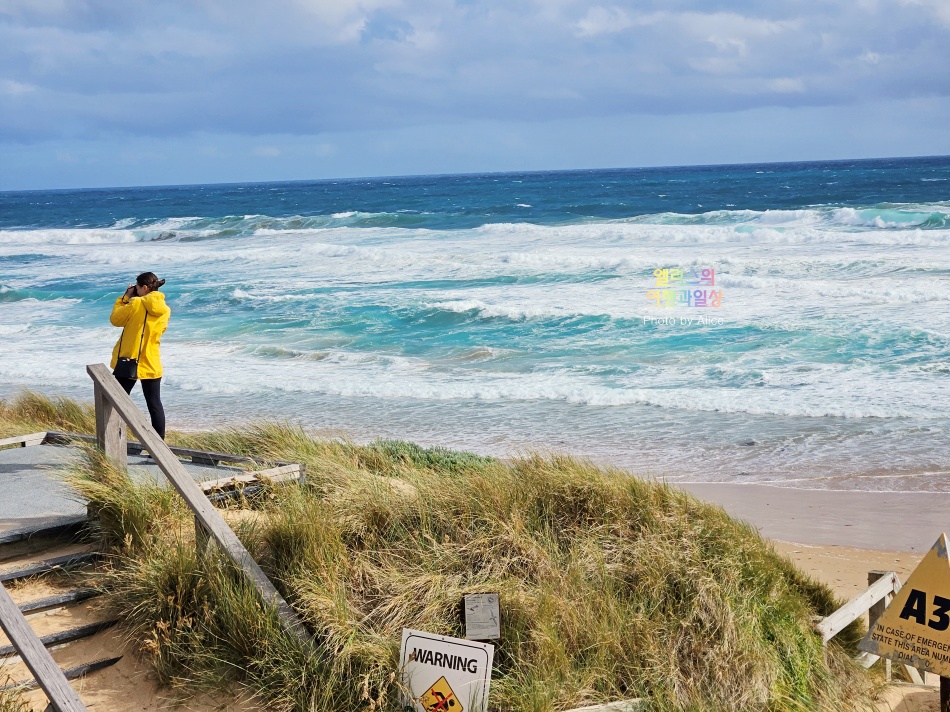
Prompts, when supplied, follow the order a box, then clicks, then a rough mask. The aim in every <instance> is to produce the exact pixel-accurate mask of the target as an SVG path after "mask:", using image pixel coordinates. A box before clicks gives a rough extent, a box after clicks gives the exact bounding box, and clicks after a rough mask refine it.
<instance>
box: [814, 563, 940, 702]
mask: <svg viewBox="0 0 950 712" xmlns="http://www.w3.org/2000/svg"><path fill="white" fill-rule="evenodd" d="M900 590H901V581H900V579H899V578H898V577H897V574H896V573H895V572H893V571H868V589H867V590H866V591H865V592H864V593H862V594H860V595H858V596H855V597H854V598H853V599H851V600H850V601H849V602H848V603H846V604H845V605H843V606H842V607H841V608H839V609H838V610H837V611H835V612H834V613H832V614H831V615H830V616H828V617H827V618H824V619H823V620H821V621H819V622H818V624H817V626H816V627H817V628H818V631H819V632H820V633H821V640H822V643H824V644H826V645H827V644H828V641H829V640H831V639H832V638H834V637H835V636H836V635H838V633H840V632H841V631H843V630H844V629H845V628H847V627H848V626H849V625H851V624H852V623H853V622H854V621H856V620H857V619H858V618H860V617H861V616H863V615H864V613H865V612H867V614H868V628H869V629H870V628H873V627H874V622H875V621H876V620H877V619H878V618H880V617H881V614H882V613H884V609H885V608H887V604H889V603H890V602H891V599H892V598H893V597H894V594H895V593H897V592H898V591H900ZM880 659H881V658H880V657H879V656H877V655H872V654H870V653H861V654H860V655H858V656H857V657H856V658H855V660H856V661H857V663H858V664H859V665H861V666H862V667H865V668H869V667H871V666H872V665H873V664H874V663H876V662H877V661H878V660H880ZM884 663H885V666H886V673H885V675H886V677H887V680H888V681H890V679H891V661H890V660H885V661H884ZM904 670H905V671H906V673H907V676H908V677H909V678H910V681H911V682H913V683H915V684H917V685H923V684H924V677H923V676H922V675H921V672H920V671H919V670H918V669H917V668H914V667H911V666H910V665H904Z"/></svg>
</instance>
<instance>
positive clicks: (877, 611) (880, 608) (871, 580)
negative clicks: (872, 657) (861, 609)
mask: <svg viewBox="0 0 950 712" xmlns="http://www.w3.org/2000/svg"><path fill="white" fill-rule="evenodd" d="M890 575H891V572H890V571H876V570H875V571H868V587H869V588H870V587H871V586H873V585H874V584H875V583H876V582H877V581H878V580H879V579H881V578H883V577H885V576H890ZM892 598H894V594H893V593H889V594H887V595H886V596H884V598H882V599H881V600H879V601H878V602H877V603H875V604H873V605H872V606H871V607H870V608H868V630H871V629H872V628H874V624H875V623H876V622H877V619H878V618H880V617H881V614H882V613H884V609H885V608H887V604H889V603H890V602H891V599H892ZM884 679H886V680H887V681H888V682H890V681H891V659H890V658H884Z"/></svg>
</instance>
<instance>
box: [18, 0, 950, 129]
mask: <svg viewBox="0 0 950 712" xmlns="http://www.w3.org/2000/svg"><path fill="white" fill-rule="evenodd" d="M947 8H948V5H947V4H946V2H945V0H859V1H858V2H854V1H853V0H848V1H838V2H830V1H828V0H786V2H780V3H770V4H768V5H765V6H763V5H762V4H761V3H752V2H750V1H746V0H735V1H734V2H713V3H709V2H705V3H701V2H698V1H695V0H694V1H689V2H687V1H685V0H677V1H675V2H662V3H661V2H658V1H657V2H652V3H651V2H636V3H634V2H610V1H609V0H608V1H605V2H579V1H576V0H556V1H551V0H536V1H535V2H531V1H525V2H516V3H513V2H510V0H485V1H481V0H470V1H468V2H451V1H450V0H418V1H416V2H404V1H402V0H273V1H272V2H270V3H259V2H250V1H248V0H230V1H228V2H225V1H224V0H188V1H187V2H185V1H184V0H182V1H179V2H165V3H154V2H152V3H150V2H144V1H140V0H126V1H124V2H121V3H116V2H107V1H106V0H85V1H83V0H72V1H69V2H67V0H0V141H5V142H31V141H41V140H48V139H80V138H82V139H86V138H96V137H101V136H104V135H115V134H121V135H127V136H154V137H162V136H175V135H180V134H189V133H195V132H225V133H233V134H245V135H261V134H274V133H281V134H299V135H304V134H319V133H323V132H334V131H345V130H361V129H362V130H366V129H392V128H404V127H411V126H422V125H429V124H447V123H452V122H461V121H469V120H496V121H505V120H517V121H529V122H530V121H548V120H556V119H564V120H570V119H575V118H579V117H609V116H618V115H625V114H677V113H708V112H729V111H739V110H745V109H755V108H763V107H792V108H794V107H806V106H848V105H855V104H858V103H862V102H866V101H868V100H870V99H874V98H886V99H887V100H889V101H895V100H898V101H899V100H910V99H914V98H916V97H945V96H948V95H950V72H947V71H946V68H947V66H950V11H948V9H947Z"/></svg>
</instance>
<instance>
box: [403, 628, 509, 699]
mask: <svg viewBox="0 0 950 712" xmlns="http://www.w3.org/2000/svg"><path fill="white" fill-rule="evenodd" d="M494 655H495V648H494V646H492V645H490V644H488V643H476V642H474V641H472V640H461V639H459V638H450V637H448V636H445V635H433V634H432V633H423V632H421V631H418V630H409V629H408V628H407V629H405V630H403V632H402V647H401V649H400V653H399V662H400V669H401V671H402V676H403V684H404V685H405V687H406V688H407V690H408V692H409V695H407V699H405V700H404V702H405V703H406V705H408V706H409V707H411V708H412V709H413V710H414V711H415V712H485V710H486V709H487V707H488V685H489V683H490V682H491V666H492V661H493V659H494Z"/></svg>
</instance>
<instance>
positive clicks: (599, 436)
mask: <svg viewBox="0 0 950 712" xmlns="http://www.w3.org/2000/svg"><path fill="white" fill-rule="evenodd" d="M948 178H950V159H946V158H929V159H891V160H888V161H862V162H841V163H814V164H772V165H755V166H727V167H698V168H672V169H650V170H629V171H616V170H613V171H574V172H562V173H525V174H486V175H480V176H434V177H421V178H420V177H416V178H387V179H365V180H353V181H313V182H302V183H283V184H253V185H226V186H176V187H164V188H124V189H114V190H95V191H78V190H77V191H32V192H18V193H3V194H0V397H4V398H8V397H11V396H13V395H14V394H16V393H17V392H18V391H19V390H21V389H24V388H30V389H32V390H36V391H40V392H44V393H49V394H62V395H65V396H69V397H73V398H80V399H85V400H89V399H91V382H90V381H89V379H88V377H87V376H86V374H85V366H86V364H89V363H95V362H102V361H107V360H108V357H109V355H110V353H111V348H112V345H113V344H114V343H115V340H116V338H117V337H118V330H116V329H114V328H112V327H111V326H110V325H109V322H108V316H109V311H110V309H111V305H112V302H113V301H114V299H115V298H116V297H117V296H118V295H119V294H121V292H122V290H123V288H124V287H125V285H127V284H128V283H129V282H130V281H131V280H132V279H133V278H134V276H135V275H136V274H137V273H139V272H142V271H146V270H151V271H154V272H156V273H157V274H158V275H159V276H160V277H164V278H166V279H167V280H168V282H167V284H166V286H165V288H164V289H163V291H165V292H166V294H167V299H168V303H169V305H170V306H171V308H172V310H173V314H172V320H171V323H170V327H169V330H168V332H167V334H166V336H165V338H164V339H163V343H162V353H163V361H164V363H165V377H164V379H163V399H164V401H165V405H166V410H167V412H168V415H169V426H170V428H172V429H175V428H177V429H195V428H207V427H220V426H221V425H224V424H234V425H240V424H243V423H246V422H251V421H255V420H261V419H269V420H281V421H290V422H296V423H300V424H302V425H303V426H304V427H307V428H312V429H315V430H318V431H320V432H323V433H326V434H330V435H334V436H340V437H349V438H352V439H354V440H358V441H366V440H370V439H373V438H376V437H386V438H402V439H409V440H414V441H416V442H420V443H422V444H425V445H443V446H447V447H454V448H465V449H471V450H475V451H477V452H480V453H489V454H496V455H501V456H510V455H514V454H518V453H523V452H529V451H535V450H541V451H544V452H571V453H574V454H579V455H583V456H588V457H591V458H593V459H594V460H596V461H598V462H600V463H606V464H613V465H617V466H619V467H623V468H625V469H628V470H631V471H634V472H636V473H638V474H644V475H650V476H656V477H662V478H665V479H669V480H670V481H723V482H759V483H762V482H768V483H773V484H779V485H784V486H790V487H806V488H827V489H861V490H901V491H950V478H948V477H947V475H948V474H950V442H948V438H947V436H946V434H947V432H948V425H950V290H948V280H947V277H948V275H950V182H948ZM664 269H666V270H669V269H673V270H683V271H684V272H686V273H691V272H695V273H696V274H697V275H698V274H700V273H702V270H704V269H706V270H710V272H711V273H712V274H714V284H712V285H705V284H704V285H700V286H693V287H690V290H691V291H692V290H695V289H708V290H712V289H714V290H716V291H717V292H719V293H720V295H721V305H720V306H718V307H712V306H706V307H697V306H695V305H693V304H689V305H686V304H681V305H679V306H672V307H658V306H656V303H655V300H651V297H650V293H651V292H655V291H656V290H658V289H663V287H661V286H658V285H657V280H658V274H660V272H659V271H660V270H664ZM674 287H675V285H674ZM135 397H136V398H138V399H141V396H140V395H139V394H138V391H136V394H135ZM139 402H141V400H139Z"/></svg>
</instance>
